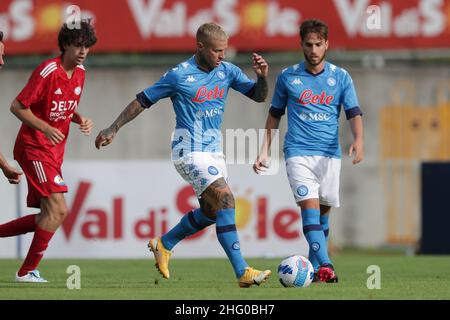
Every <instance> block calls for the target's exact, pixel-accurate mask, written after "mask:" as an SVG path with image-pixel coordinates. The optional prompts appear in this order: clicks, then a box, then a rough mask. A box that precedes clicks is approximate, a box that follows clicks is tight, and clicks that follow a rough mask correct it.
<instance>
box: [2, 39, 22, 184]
mask: <svg viewBox="0 0 450 320" xmlns="http://www.w3.org/2000/svg"><path fill="white" fill-rule="evenodd" d="M2 41H3V32H1V31H0V69H1V68H2V67H3V65H4V64H5V62H4V61H3V54H4V52H5V45H4V44H3V42H2ZM0 169H1V170H2V171H3V174H4V175H5V177H6V179H8V181H9V183H14V184H17V183H19V182H20V176H21V175H22V172H20V171H18V170H17V169H16V168H14V167H12V166H10V165H9V163H8V162H7V161H6V159H5V158H4V157H3V155H2V153H1V152H0Z"/></svg>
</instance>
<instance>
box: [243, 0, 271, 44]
mask: <svg viewBox="0 0 450 320" xmlns="http://www.w3.org/2000/svg"><path fill="white" fill-rule="evenodd" d="M240 15H241V25H242V27H241V33H242V34H244V35H246V36H250V35H252V36H256V37H258V36H260V35H262V34H263V32H264V27H265V25H266V23H267V4H266V2H262V1H254V2H250V3H245V4H243V6H242V8H241V10H240Z"/></svg>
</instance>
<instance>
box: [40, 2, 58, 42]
mask: <svg viewBox="0 0 450 320" xmlns="http://www.w3.org/2000/svg"><path fill="white" fill-rule="evenodd" d="M61 10H62V7H61V5H59V4H49V5H46V6H42V7H38V8H37V11H36V23H37V25H36V34H37V36H40V37H43V36H46V35H49V34H51V36H52V37H53V35H54V33H56V32H58V31H59V29H60V28H61V25H62V19H61V17H62V15H61Z"/></svg>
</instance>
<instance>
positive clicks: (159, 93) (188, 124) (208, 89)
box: [137, 56, 255, 157]
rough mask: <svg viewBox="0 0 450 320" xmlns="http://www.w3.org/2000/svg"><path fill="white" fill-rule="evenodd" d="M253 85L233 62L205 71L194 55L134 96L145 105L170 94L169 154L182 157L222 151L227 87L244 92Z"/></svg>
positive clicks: (253, 82) (147, 105) (248, 90)
mask: <svg viewBox="0 0 450 320" xmlns="http://www.w3.org/2000/svg"><path fill="white" fill-rule="evenodd" d="M254 85H255V81H254V80H251V79H249V78H248V77H247V76H246V75H245V74H244V73H243V72H242V70H241V69H240V68H238V67H237V66H235V65H234V64H232V63H229V62H222V63H221V64H220V65H219V66H218V67H217V68H214V69H213V70H211V71H210V72H206V71H204V70H202V69H200V68H199V67H198V65H197V63H196V61H195V56H193V57H192V58H190V59H189V60H187V61H185V62H183V63H180V64H178V65H177V66H176V67H175V68H173V69H171V70H169V71H168V72H166V73H165V74H164V75H163V76H162V77H161V79H160V80H159V81H158V82H156V83H155V84H154V85H152V86H150V87H148V88H147V89H145V90H144V91H143V92H142V93H141V97H139V95H138V96H137V97H138V100H139V101H140V102H141V104H142V105H143V106H144V107H149V106H150V105H152V104H155V103H156V102H158V101H159V100H160V99H163V98H167V97H170V99H171V100H172V104H173V109H174V111H175V114H176V130H175V133H174V135H173V138H172V153H173V156H175V157H182V156H183V155H185V154H186V153H189V152H192V151H200V152H222V139H221V137H222V135H221V131H220V128H221V125H222V120H223V112H224V110H225V102H226V99H227V95H228V90H229V88H233V89H234V90H237V91H239V92H241V93H243V94H246V93H248V92H250V91H251V89H252V88H253V86H254ZM142 94H143V95H144V96H145V97H142ZM147 99H148V101H145V100H147ZM142 100H144V101H142Z"/></svg>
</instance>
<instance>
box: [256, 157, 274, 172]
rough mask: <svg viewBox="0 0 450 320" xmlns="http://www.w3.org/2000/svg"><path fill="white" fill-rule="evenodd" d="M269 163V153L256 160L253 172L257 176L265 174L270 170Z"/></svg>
mask: <svg viewBox="0 0 450 320" xmlns="http://www.w3.org/2000/svg"><path fill="white" fill-rule="evenodd" d="M269 163H270V157H269V155H268V154H267V153H262V154H260V155H259V156H258V157H257V158H256V161H255V163H254V164H253V171H255V173H256V174H260V173H262V172H265V171H266V170H267V169H268V168H269Z"/></svg>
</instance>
